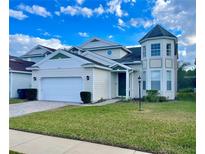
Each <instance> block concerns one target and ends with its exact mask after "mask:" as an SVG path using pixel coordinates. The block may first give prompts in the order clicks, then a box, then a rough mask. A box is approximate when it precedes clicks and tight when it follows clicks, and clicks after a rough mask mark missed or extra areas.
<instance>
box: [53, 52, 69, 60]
mask: <svg viewBox="0 0 205 154" xmlns="http://www.w3.org/2000/svg"><path fill="white" fill-rule="evenodd" d="M66 58H70V57H69V56H66V55H64V54H62V53H58V54H57V55H55V56H53V57H51V58H50V59H66Z"/></svg>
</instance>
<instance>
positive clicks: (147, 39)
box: [139, 36, 177, 43]
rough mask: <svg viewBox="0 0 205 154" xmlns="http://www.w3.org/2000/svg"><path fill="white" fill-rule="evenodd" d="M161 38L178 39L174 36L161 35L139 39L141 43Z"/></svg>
mask: <svg viewBox="0 0 205 154" xmlns="http://www.w3.org/2000/svg"><path fill="white" fill-rule="evenodd" d="M159 39H171V40H175V41H177V38H174V37H169V36H159V37H152V38H146V39H143V40H142V41H140V40H139V43H144V42H146V41H149V40H159Z"/></svg>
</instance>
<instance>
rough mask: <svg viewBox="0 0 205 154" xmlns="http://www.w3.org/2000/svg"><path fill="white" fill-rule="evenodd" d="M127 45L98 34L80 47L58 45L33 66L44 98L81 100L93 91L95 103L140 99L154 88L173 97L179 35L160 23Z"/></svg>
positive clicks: (41, 96) (35, 81) (39, 92)
mask: <svg viewBox="0 0 205 154" xmlns="http://www.w3.org/2000/svg"><path fill="white" fill-rule="evenodd" d="M139 42H140V44H141V47H133V48H126V47H125V46H122V45H120V44H117V43H113V42H109V41H105V40H102V39H100V38H93V39H91V40H89V41H87V42H85V43H84V44H82V45H81V46H78V47H72V48H70V49H68V50H65V49H64V50H61V49H59V50H57V51H55V52H53V53H52V54H50V55H48V56H46V57H45V58H44V59H43V60H42V61H40V62H38V63H36V64H35V65H33V66H32V67H30V68H29V69H30V70H32V87H33V88H37V89H38V99H39V100H51V101H70V102H76V103H79V102H81V99H80V92H81V91H90V92H91V93H92V102H96V101H98V100H100V99H111V98H115V97H121V96H122V97H125V98H126V99H129V98H139V84H138V77H139V76H141V77H142V82H141V83H142V86H141V88H142V89H141V92H142V96H144V95H146V90H149V89H155V90H158V91H159V92H160V95H163V96H166V97H167V98H168V99H174V98H175V96H176V90H177V57H178V54H177V53H178V51H177V50H178V49H177V37H176V36H174V35H173V34H171V33H170V32H168V31H167V30H165V29H164V28H162V27H161V26H160V25H156V26H155V27H154V28H153V29H152V30H151V31H150V32H148V33H147V34H146V35H145V36H144V37H143V38H142V39H141V40H140V41H139Z"/></svg>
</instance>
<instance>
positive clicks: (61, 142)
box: [9, 130, 148, 154]
mask: <svg viewBox="0 0 205 154" xmlns="http://www.w3.org/2000/svg"><path fill="white" fill-rule="evenodd" d="M9 140H10V143H9V149H10V150H13V151H17V152H22V153H25V154H146V153H144V152H138V151H135V150H130V149H125V148H119V147H113V146H107V145H102V144H95V143H90V142H84V141H78V140H71V139H64V138H59V137H51V136H46V135H39V134H34V133H27V132H22V131H16V130H9ZM147 154H148V153H147Z"/></svg>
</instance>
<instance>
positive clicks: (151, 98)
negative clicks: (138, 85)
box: [143, 90, 167, 102]
mask: <svg viewBox="0 0 205 154" xmlns="http://www.w3.org/2000/svg"><path fill="white" fill-rule="evenodd" d="M146 92H147V96H144V97H143V101H146V102H164V101H166V100H167V99H166V97H164V96H159V93H158V91H157V90H147V91H146Z"/></svg>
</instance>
